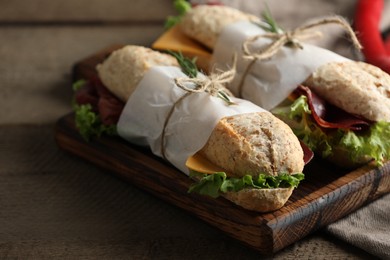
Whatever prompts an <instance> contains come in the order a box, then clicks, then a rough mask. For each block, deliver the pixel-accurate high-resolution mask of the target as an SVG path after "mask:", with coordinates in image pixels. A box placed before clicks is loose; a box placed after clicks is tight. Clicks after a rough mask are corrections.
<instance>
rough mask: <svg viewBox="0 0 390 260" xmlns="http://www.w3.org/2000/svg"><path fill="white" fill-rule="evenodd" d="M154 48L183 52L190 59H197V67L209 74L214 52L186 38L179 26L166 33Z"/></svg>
mask: <svg viewBox="0 0 390 260" xmlns="http://www.w3.org/2000/svg"><path fill="white" fill-rule="evenodd" d="M152 48H153V49H156V50H161V51H164V50H170V51H175V52H181V53H182V54H183V55H184V56H186V57H189V58H194V57H197V60H196V65H197V66H198V68H199V70H201V71H203V72H206V73H208V72H209V67H210V60H211V55H212V52H211V51H210V50H209V49H207V48H206V47H204V46H203V45H202V44H200V43H198V42H196V41H195V40H192V39H191V38H189V37H188V36H186V35H185V34H184V33H183V32H182V31H181V30H180V27H179V25H175V26H174V27H172V28H170V29H169V30H167V31H165V32H164V33H163V34H162V35H161V36H160V37H159V38H158V39H157V40H156V41H155V42H154V43H153V44H152Z"/></svg>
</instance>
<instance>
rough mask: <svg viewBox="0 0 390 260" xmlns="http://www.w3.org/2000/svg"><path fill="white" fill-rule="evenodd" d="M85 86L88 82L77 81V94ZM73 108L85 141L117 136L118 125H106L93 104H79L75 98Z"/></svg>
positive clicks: (74, 88)
mask: <svg viewBox="0 0 390 260" xmlns="http://www.w3.org/2000/svg"><path fill="white" fill-rule="evenodd" d="M85 84H87V81H86V80H83V79H82V80H78V81H76V82H75V83H73V85H72V88H73V91H74V92H77V91H78V90H80V89H82V88H83V87H84V86H85ZM72 107H73V111H74V113H75V125H76V128H77V129H78V130H79V133H80V135H81V136H82V138H83V139H84V140H86V141H89V140H90V139H91V138H92V137H100V136H101V135H102V134H107V135H116V134H117V131H116V125H109V126H107V125H104V124H103V123H102V121H101V119H100V116H99V114H97V113H95V112H94V111H93V108H92V105H91V104H77V102H76V100H75V98H73V100H72Z"/></svg>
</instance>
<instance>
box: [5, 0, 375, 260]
mask: <svg viewBox="0 0 390 260" xmlns="http://www.w3.org/2000/svg"><path fill="white" fill-rule="evenodd" d="M168 14H174V11H173V10H172V8H171V1H168V0H164V1H163V0H159V1H157V0H155V1H153V0H148V1H145V0H143V1H120V0H113V1H103V0H98V1H94V3H93V5H91V3H90V2H89V1H81V0H77V1H76V0H69V1H49V0H36V1H28V2H27V1H22V0H14V1H12V2H11V1H8V2H7V3H6V1H2V2H0V37H1V40H0V57H1V60H0V155H1V156H0V165H1V167H0V209H1V210H0V258H20V259H26V258H29V259H42V258H69V259H74V258H82V259H96V258H104V259H118V258H119V259H121V258H132V259H134V258H135V259H151V258H157V259H161V258H163V259H205V258H207V259H231V258H233V259H235V258H240V259H251V258H259V254H258V252H256V251H254V250H252V249H249V248H248V247H245V246H243V245H241V244H240V243H239V242H237V241H236V240H234V239H231V238H229V237H227V236H226V235H224V234H223V233H222V232H220V231H219V230H217V229H215V228H213V227H211V226H209V225H207V224H206V223H204V222H202V221H201V220H199V219H197V218H195V217H193V216H191V215H189V214H187V213H186V212H184V211H183V210H181V209H179V208H176V207H174V206H172V205H170V204H168V203H166V202H163V201H161V200H159V199H158V198H156V197H154V196H152V195H150V194H148V193H146V192H144V191H142V190H140V189H138V188H137V187H135V186H133V185H132V184H129V183H126V182H124V181H122V180H119V179H117V178H116V177H114V176H113V175H111V174H110V173H109V172H105V171H103V170H101V169H99V168H97V167H96V166H94V165H92V164H89V163H87V162H85V161H83V160H81V159H80V158H78V157H75V156H72V155H70V154H68V153H65V152H64V151H62V150H61V149H59V148H58V146H57V145H56V143H55V140H54V124H55V122H56V121H57V119H58V118H60V117H61V116H63V115H64V114H66V113H68V112H70V111H71V105H70V103H71V98H72V90H71V86H70V83H71V69H72V65H73V64H74V63H75V62H76V61H78V60H80V59H81V58H84V57H86V56H88V55H90V54H92V53H94V52H95V51H97V50H100V49H102V48H104V47H106V46H109V45H112V44H114V43H119V44H139V45H146V46H148V45H150V44H151V42H152V41H153V40H154V39H155V38H156V37H157V36H158V35H159V34H160V33H161V32H162V31H163V27H162V24H163V20H164V18H165V17H166V16H167V15H168ZM313 257H316V258H322V259H325V258H329V257H333V258H354V259H368V258H370V257H371V256H370V255H368V254H367V253H365V252H364V251H362V250H360V249H358V248H355V247H353V246H351V245H349V244H346V243H344V242H342V241H339V240H337V239H335V238H334V237H332V236H330V235H328V234H327V233H326V232H324V231H323V230H319V231H318V232H316V233H315V234H313V235H310V236H308V237H306V238H305V239H303V240H301V241H299V242H297V243H295V244H293V245H291V246H289V247H287V248H285V249H283V250H282V251H280V252H279V253H277V254H276V255H274V256H273V258H274V259H298V258H313Z"/></svg>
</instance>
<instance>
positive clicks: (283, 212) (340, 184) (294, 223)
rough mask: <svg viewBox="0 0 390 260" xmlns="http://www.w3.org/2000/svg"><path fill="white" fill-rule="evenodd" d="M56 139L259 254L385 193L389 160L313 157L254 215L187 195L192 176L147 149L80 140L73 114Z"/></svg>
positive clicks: (89, 61)
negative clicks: (351, 164)
mask: <svg viewBox="0 0 390 260" xmlns="http://www.w3.org/2000/svg"><path fill="white" fill-rule="evenodd" d="M118 47H120V46H112V47H109V48H107V49H104V50H102V51H100V52H98V53H96V54H94V55H92V56H91V57H88V58H86V59H84V60H81V61H80V62H78V63H77V64H76V65H75V66H74V77H75V78H80V77H86V78H87V77H91V76H96V71H95V65H96V64H97V63H99V62H101V61H102V60H103V59H104V58H105V57H107V55H109V53H111V52H112V51H113V50H114V49H117V48H118ZM56 140H57V143H58V145H59V146H60V147H61V148H62V149H64V150H66V151H68V152H70V153H72V154H75V155H76V156H79V157H82V158H84V159H86V160H88V161H90V162H91V163H93V164H95V165H98V166H100V167H102V168H104V169H107V170H108V171H109V172H110V173H113V174H115V175H117V176H119V177H121V178H123V179H124V180H126V181H128V182H130V183H132V184H134V185H137V186H138V187H140V188H142V189H144V190H146V191H148V192H150V193H152V194H154V195H156V196H157V197H159V198H161V199H163V200H165V201H168V202H170V203H172V204H174V205H176V206H178V207H180V208H182V209H184V210H186V211H188V212H189V213H191V214H194V215H195V216H197V217H198V218H200V219H202V220H203V221H206V222H207V223H209V224H210V225H212V226H215V227H216V228H218V229H220V230H222V231H223V232H225V233H226V234H227V235H229V236H231V237H233V238H235V239H237V240H239V241H241V242H242V243H244V244H246V245H248V246H250V247H252V248H254V249H256V250H258V251H259V252H261V253H263V254H271V253H274V252H276V251H278V250H280V249H282V248H284V247H286V246H288V245H290V244H292V243H294V242H296V241H298V240H299V239H301V238H303V237H305V236H306V235H308V234H310V233H312V232H314V231H316V230H317V229H318V228H320V227H323V226H325V225H328V224H330V223H332V222H334V221H336V220H338V219H340V218H342V217H344V216H346V215H348V214H349V213H351V212H352V211H354V210H356V209H358V208H360V207H362V206H364V205H366V204H367V203H370V202H371V201H373V200H375V199H377V198H379V197H380V196H382V195H384V194H386V193H388V192H390V162H387V163H385V164H384V165H383V166H382V167H376V166H375V165H374V164H368V165H366V166H363V167H361V168H359V169H357V170H354V171H346V170H342V169H339V168H337V167H335V166H332V165H330V164H329V163H327V162H325V161H320V160H313V161H312V162H310V163H309V165H307V166H306V167H305V170H304V172H305V176H306V179H305V180H304V181H303V182H302V183H301V184H300V186H299V187H298V189H295V191H294V192H293V195H292V196H291V198H290V199H289V201H288V202H287V203H286V205H285V206H284V207H283V208H281V209H280V210H277V211H274V212H271V213H265V214H260V213H257V212H253V211H249V210H245V209H243V208H240V207H238V206H236V205H234V204H233V203H231V202H230V201H228V200H226V199H224V198H218V199H212V198H209V197H205V196H201V195H198V194H193V193H191V194H189V193H188V192H187V190H188V188H189V186H190V185H191V183H192V180H191V179H190V178H188V177H187V176H186V175H185V174H183V173H182V172H180V171H179V170H177V169H176V168H174V167H173V166H172V165H170V164H169V163H167V162H165V161H164V160H162V159H161V158H158V157H156V156H155V155H153V154H152V153H151V152H150V150H149V149H147V148H144V147H138V146H135V145H132V144H130V143H128V142H127V141H125V140H123V139H121V138H119V137H108V136H102V137H100V138H95V139H92V140H91V141H89V142H86V141H84V140H83V139H82V138H81V136H80V135H79V134H78V131H77V129H76V128H75V125H74V116H73V114H69V115H65V116H64V117H62V118H60V119H59V120H58V122H57V124H56Z"/></svg>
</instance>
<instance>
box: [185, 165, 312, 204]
mask: <svg viewBox="0 0 390 260" xmlns="http://www.w3.org/2000/svg"><path fill="white" fill-rule="evenodd" d="M190 176H191V177H194V178H196V179H199V181H198V182H196V183H195V184H193V185H192V186H191V187H190V189H189V190H188V192H196V193H199V194H202V195H207V196H210V197H212V198H217V197H218V196H219V195H220V193H221V192H222V193H226V192H229V191H236V192H237V191H240V190H242V189H245V188H255V189H272V188H289V187H294V188H296V187H298V184H299V183H300V181H301V180H303V179H304V174H303V173H296V174H293V175H289V174H287V173H283V174H280V175H278V176H269V175H265V174H259V175H258V176H256V177H254V176H251V175H245V176H243V177H242V178H230V177H227V176H226V173H224V172H217V173H214V174H203V173H199V172H196V171H191V172H190Z"/></svg>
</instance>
